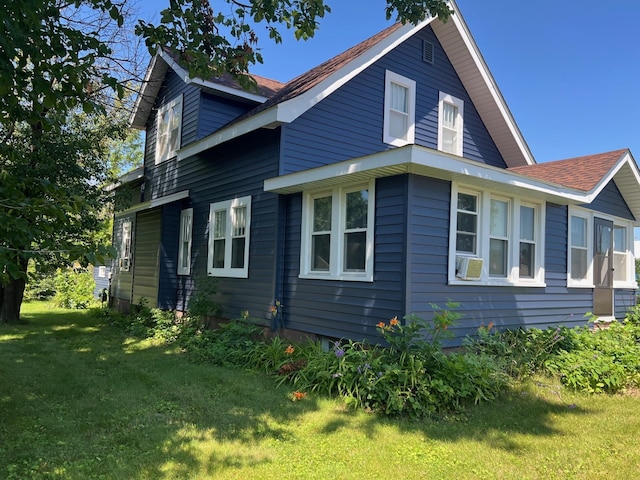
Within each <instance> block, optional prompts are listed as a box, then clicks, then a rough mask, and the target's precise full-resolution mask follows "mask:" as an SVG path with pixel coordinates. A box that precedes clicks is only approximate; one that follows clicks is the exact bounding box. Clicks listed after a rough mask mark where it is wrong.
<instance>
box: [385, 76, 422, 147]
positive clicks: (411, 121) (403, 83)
mask: <svg viewBox="0 0 640 480" xmlns="http://www.w3.org/2000/svg"><path fill="white" fill-rule="evenodd" d="M392 84H395V85H398V86H399V87H401V88H404V89H406V91H407V111H406V112H400V111H396V112H397V113H400V114H404V115H406V117H407V129H406V131H405V135H404V136H405V137H406V138H402V137H396V136H394V135H391V117H392V115H391V114H392V107H391V102H392V98H391V94H392V88H391V85H392ZM415 130H416V82H415V80H412V79H410V78H407V77H403V76H402V75H398V74H397V73H394V72H392V71H390V70H385V73H384V120H383V133H382V141H383V142H384V143H388V144H389V145H394V146H396V147H401V146H403V145H407V144H410V143H414V142H415Z"/></svg>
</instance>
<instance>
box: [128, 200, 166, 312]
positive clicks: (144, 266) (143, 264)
mask: <svg viewBox="0 0 640 480" xmlns="http://www.w3.org/2000/svg"><path fill="white" fill-rule="evenodd" d="M161 218H162V217H161V211H160V209H154V210H149V211H143V212H139V213H138V215H137V221H136V230H135V232H136V233H135V238H134V250H135V261H134V262H133V267H132V269H133V296H132V302H133V303H136V304H137V303H140V301H141V300H142V299H143V298H144V299H145V300H146V301H147V302H148V303H147V305H148V306H149V307H152V308H155V307H157V306H158V286H159V272H160V270H159V268H160V265H159V260H160V259H159V250H160V238H161V237H160V229H161Z"/></svg>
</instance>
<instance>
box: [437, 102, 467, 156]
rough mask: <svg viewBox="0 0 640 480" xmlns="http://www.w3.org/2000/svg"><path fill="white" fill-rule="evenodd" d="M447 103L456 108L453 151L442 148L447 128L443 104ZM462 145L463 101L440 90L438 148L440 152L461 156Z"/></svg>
mask: <svg viewBox="0 0 640 480" xmlns="http://www.w3.org/2000/svg"><path fill="white" fill-rule="evenodd" d="M445 103H448V104H450V105H453V106H455V107H456V108H457V109H458V114H457V116H456V133H457V137H456V144H455V146H454V149H453V151H447V150H445V148H444V130H445V128H447V127H446V126H445V125H444V105H445ZM463 145H464V101H463V100H461V99H459V98H456V97H454V96H453V95H449V94H448V93H445V92H440V94H439V98H438V150H440V151H441V152H446V153H450V154H452V155H458V156H459V157H462V156H463Z"/></svg>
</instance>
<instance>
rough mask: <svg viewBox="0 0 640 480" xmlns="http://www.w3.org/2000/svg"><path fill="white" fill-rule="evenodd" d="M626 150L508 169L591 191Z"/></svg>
mask: <svg viewBox="0 0 640 480" xmlns="http://www.w3.org/2000/svg"><path fill="white" fill-rule="evenodd" d="M627 152H628V150H627V149H622V150H614V151H612V152H606V153H599V154H596V155H586V156H584V157H576V158H569V159H566V160H556V161H554V162H546V163H538V164H536V165H526V166H522V167H513V168H509V171H510V172H515V173H519V174H521V175H525V176H527V177H531V178H535V179H538V180H542V181H545V182H550V183H555V184H557V185H562V186H565V187H569V188H573V189H576V190H581V191H583V192H589V191H591V190H592V189H593V188H594V187H595V186H596V185H597V184H598V183H599V182H600V181H601V180H602V179H603V178H604V177H605V176H606V175H607V174H608V173H609V171H610V170H611V169H612V168H613V167H614V165H615V164H616V163H617V162H618V160H620V158H621V157H622V156H623V155H624V154H625V153H627Z"/></svg>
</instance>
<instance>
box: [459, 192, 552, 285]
mask: <svg viewBox="0 0 640 480" xmlns="http://www.w3.org/2000/svg"><path fill="white" fill-rule="evenodd" d="M459 193H462V194H466V195H473V196H475V197H476V198H477V202H478V205H477V212H478V221H477V237H476V252H477V253H476V254H472V253H468V252H457V251H456V248H457V224H458V220H457V213H458V194H459ZM491 200H498V201H503V202H507V203H508V209H509V213H508V218H507V223H508V226H507V232H508V235H507V237H504V238H503V237H500V239H506V240H507V242H508V247H507V269H506V270H507V275H506V276H505V277H502V276H491V275H490V274H489V258H490V243H491V242H490V240H491V238H492V235H491V223H490V222H491ZM520 206H526V207H529V208H534V215H535V218H534V239H533V241H531V242H529V243H532V244H533V245H534V246H535V248H534V273H533V275H532V276H531V277H522V278H521V277H520ZM544 225H545V204H544V203H541V202H539V201H535V200H532V199H527V198H520V197H515V196H505V195H504V193H499V192H493V191H488V190H478V189H475V188H473V187H467V186H465V185H459V184H458V183H456V182H453V183H452V188H451V213H450V225H449V231H450V232H452V234H451V235H449V252H450V253H449V284H451V285H487V286H492V285H509V286H523V287H524V286H526V287H544V286H545V267H544V258H543V252H544ZM496 238H497V237H496ZM465 256H466V257H470V258H481V259H483V265H482V272H481V275H480V278H479V279H473V280H465V279H462V278H459V277H457V276H456V257H465Z"/></svg>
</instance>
